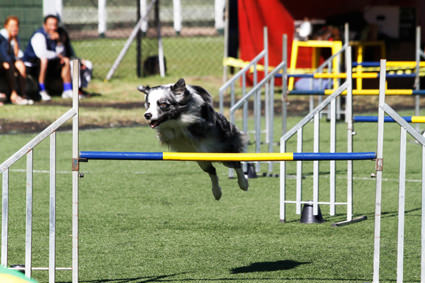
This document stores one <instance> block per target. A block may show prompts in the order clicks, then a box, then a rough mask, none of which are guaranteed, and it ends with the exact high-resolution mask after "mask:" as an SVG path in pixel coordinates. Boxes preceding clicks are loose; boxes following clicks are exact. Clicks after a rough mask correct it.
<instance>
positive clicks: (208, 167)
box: [198, 161, 221, 200]
mask: <svg viewBox="0 0 425 283" xmlns="http://www.w3.org/2000/svg"><path fill="white" fill-rule="evenodd" d="M198 165H199V167H201V169H202V170H204V171H205V172H207V173H208V175H209V176H210V179H211V184H212V193H213V195H214V198H215V199H216V200H219V199H220V198H221V188H220V185H219V184H218V176H217V172H216V170H215V168H214V166H213V165H212V164H211V162H202V161H201V162H198Z"/></svg>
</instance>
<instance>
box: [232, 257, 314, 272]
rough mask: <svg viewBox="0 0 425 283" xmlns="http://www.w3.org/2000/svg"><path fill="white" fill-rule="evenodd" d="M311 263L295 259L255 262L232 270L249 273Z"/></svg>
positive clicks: (284, 268) (290, 267) (285, 268)
mask: <svg viewBox="0 0 425 283" xmlns="http://www.w3.org/2000/svg"><path fill="white" fill-rule="evenodd" d="M310 263H311V262H298V261H294V260H278V261H264V262H254V263H251V264H250V265H248V266H241V267H236V268H233V269H231V272H232V274H238V273H249V272H265V271H278V270H288V269H292V268H295V267H297V266H298V265H301V264H310Z"/></svg>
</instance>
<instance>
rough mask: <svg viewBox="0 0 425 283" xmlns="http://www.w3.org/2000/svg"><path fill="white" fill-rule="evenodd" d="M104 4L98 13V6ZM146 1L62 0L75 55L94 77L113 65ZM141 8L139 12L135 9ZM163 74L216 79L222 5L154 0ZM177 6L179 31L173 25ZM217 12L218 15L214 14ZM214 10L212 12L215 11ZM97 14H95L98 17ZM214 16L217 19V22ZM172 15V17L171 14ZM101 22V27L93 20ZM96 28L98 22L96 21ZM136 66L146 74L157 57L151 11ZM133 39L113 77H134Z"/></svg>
mask: <svg viewBox="0 0 425 283" xmlns="http://www.w3.org/2000/svg"><path fill="white" fill-rule="evenodd" d="M101 2H103V3H104V4H105V9H104V10H103V11H104V14H103V16H102V14H101V13H102V9H101V10H99V6H100V4H101ZM150 2H151V0H89V1H86V0H63V14H62V22H63V25H64V27H65V28H66V29H67V30H68V32H69V33H70V37H71V40H72V44H73V47H74V49H75V52H76V53H77V56H78V57H80V58H83V59H88V60H91V61H92V62H93V64H94V76H95V77H96V78H99V79H103V78H105V76H106V74H107V73H108V71H109V69H110V68H111V66H112V65H113V62H114V61H115V59H116V58H117V56H118V54H119V52H120V51H121V49H122V48H123V47H124V44H125V42H126V40H127V38H128V37H129V35H130V33H131V32H132V30H133V28H134V27H135V25H136V23H137V21H138V17H139V15H140V14H143V13H144V9H146V8H145V7H144V3H145V4H149V3H150ZM140 3H141V12H139V9H138V5H140ZM158 3H159V5H158V8H159V20H160V25H161V29H160V33H161V36H162V42H163V48H164V56H165V60H166V74H168V75H171V76H173V75H174V76H211V75H212V76H221V75H222V59H223V50H224V36H223V25H222V20H223V19H222V18H221V19H220V15H221V17H222V15H223V10H224V3H225V1H217V0H208V1H205V0H179V1H176V0H158ZM176 4H179V5H180V11H181V13H179V15H180V17H181V27H179V26H178V25H177V26H176V24H175V23H174V18H175V14H174V12H175V11H178V10H179V9H175V7H178V6H176ZM217 8H218V10H217ZM217 11H218V12H217ZM99 12H100V13H99ZM217 15H218V16H219V18H218V20H217ZM177 16H178V15H177ZM102 17H104V18H105V19H106V22H105V24H104V26H102V24H100V25H99V20H101V19H102ZM101 23H102V21H101ZM142 30H143V32H142V33H141V34H142V40H141V56H140V60H139V62H140V66H141V73H142V75H147V74H149V73H151V72H152V66H151V61H152V59H151V60H149V59H148V58H149V57H154V56H157V55H158V40H157V36H158V30H157V27H156V26H155V13H154V9H152V11H151V12H150V13H149V20H148V22H147V26H143V27H142ZM137 61H138V60H137V40H135V41H134V42H133V43H132V44H131V46H130V48H129V50H128V52H127V54H126V56H125V57H124V59H123V60H122V62H121V64H120V65H119V67H118V68H117V70H116V72H115V74H114V77H113V78H124V77H135V76H136V75H137Z"/></svg>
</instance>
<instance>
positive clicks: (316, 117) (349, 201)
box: [280, 41, 366, 226]
mask: <svg viewBox="0 0 425 283" xmlns="http://www.w3.org/2000/svg"><path fill="white" fill-rule="evenodd" d="M342 52H345V62H346V64H347V66H351V46H349V45H348V41H347V44H345V45H344V46H343V48H342V49H341V50H340V51H338V52H337V53H336V54H334V56H339V55H340V54H341V53H342ZM347 78H348V79H346V80H345V82H344V83H343V84H342V85H341V86H340V87H338V88H337V90H335V91H334V92H333V93H332V94H331V95H329V96H328V97H327V98H326V99H325V100H324V101H322V102H321V103H320V104H319V105H318V106H317V107H316V108H315V109H314V110H313V111H311V112H310V113H309V114H308V115H307V116H305V117H304V118H303V119H302V120H301V121H300V122H299V123H298V124H296V125H295V126H294V127H293V128H291V129H290V130H288V131H287V132H286V133H285V134H284V135H283V136H282V137H281V138H280V151H281V152H285V151H286V144H287V142H288V140H289V139H290V138H291V137H292V136H294V135H295V134H297V151H298V152H302V151H303V127H304V126H305V125H307V124H308V123H309V122H310V121H311V120H313V123H314V126H313V127H314V136H313V139H314V141H313V143H314V145H313V149H314V152H319V142H320V112H321V111H323V109H324V108H325V107H327V106H328V105H330V115H329V116H330V152H335V150H336V99H337V97H338V96H340V95H341V94H342V93H343V91H346V92H347V101H346V117H345V118H346V123H347V152H348V153H351V152H352V151H353V139H352V133H353V125H352V110H351V109H352V80H351V68H347ZM335 166H336V164H335V160H330V179H329V186H330V188H329V190H330V199H329V201H326V202H324V201H319V161H318V160H316V161H313V196H312V201H311V200H309V201H305V200H303V194H302V178H303V177H302V161H297V166H296V193H295V200H288V199H287V197H286V191H287V189H286V186H287V185H286V180H287V168H286V163H285V162H281V163H280V176H281V178H280V220H281V221H282V222H285V221H286V205H287V204H295V207H296V208H295V212H296V214H301V207H302V204H305V203H312V204H313V214H314V215H318V214H319V204H326V205H329V214H330V215H331V216H333V215H335V211H336V209H335V207H336V205H346V208H347V212H346V215H347V218H346V220H345V221H343V222H339V223H335V225H337V226H339V225H345V224H349V223H352V222H358V221H362V220H364V219H366V217H364V216H361V217H358V218H355V219H354V218H353V188H352V187H353V184H352V177H353V172H352V171H353V169H352V168H353V165H352V160H347V192H346V196H347V197H346V201H345V202H337V201H336V186H335V183H336V181H335V178H336V167H335ZM304 197H305V196H304Z"/></svg>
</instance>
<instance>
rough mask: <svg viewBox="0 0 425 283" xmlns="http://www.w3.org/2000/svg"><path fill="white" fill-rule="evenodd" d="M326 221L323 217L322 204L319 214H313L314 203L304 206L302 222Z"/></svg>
mask: <svg viewBox="0 0 425 283" xmlns="http://www.w3.org/2000/svg"><path fill="white" fill-rule="evenodd" d="M323 221H325V220H324V219H323V217H322V212H321V211H320V206H319V207H318V214H317V215H314V214H313V204H311V203H306V204H304V206H303V211H302V213H301V218H300V222H301V223H306V224H311V223H322V222H323Z"/></svg>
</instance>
